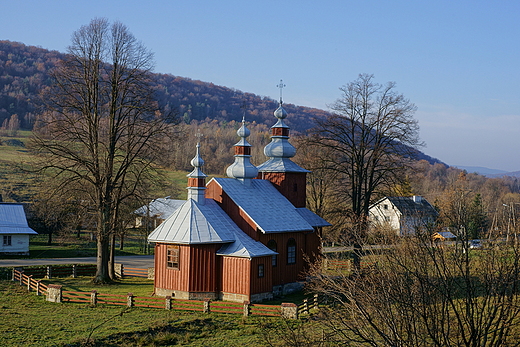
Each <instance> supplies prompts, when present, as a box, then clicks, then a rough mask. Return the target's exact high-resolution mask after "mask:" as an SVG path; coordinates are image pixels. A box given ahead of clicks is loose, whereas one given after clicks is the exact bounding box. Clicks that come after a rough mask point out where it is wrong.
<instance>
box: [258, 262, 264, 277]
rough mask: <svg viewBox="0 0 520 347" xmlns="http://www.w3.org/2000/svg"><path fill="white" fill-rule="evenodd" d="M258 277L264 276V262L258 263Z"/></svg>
mask: <svg viewBox="0 0 520 347" xmlns="http://www.w3.org/2000/svg"><path fill="white" fill-rule="evenodd" d="M258 277H259V278H261V277H264V264H258Z"/></svg>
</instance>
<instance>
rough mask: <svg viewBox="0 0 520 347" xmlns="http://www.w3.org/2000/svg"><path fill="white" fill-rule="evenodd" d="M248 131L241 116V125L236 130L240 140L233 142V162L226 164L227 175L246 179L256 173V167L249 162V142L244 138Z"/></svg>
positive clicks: (254, 175)
mask: <svg viewBox="0 0 520 347" xmlns="http://www.w3.org/2000/svg"><path fill="white" fill-rule="evenodd" d="M249 134H250V131H249V129H247V127H246V121H245V119H244V118H242V126H241V127H240V129H238V130H237V135H238V136H240V141H238V142H237V143H236V144H235V146H234V147H235V162H234V163H233V164H231V165H230V166H228V168H227V170H226V174H227V176H228V177H231V178H236V179H238V180H242V181H246V180H250V179H253V178H255V177H256V176H257V175H258V169H257V168H256V166H254V165H253V164H251V144H249V142H247V140H246V138H247V137H248V136H249Z"/></svg>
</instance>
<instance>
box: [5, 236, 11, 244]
mask: <svg viewBox="0 0 520 347" xmlns="http://www.w3.org/2000/svg"><path fill="white" fill-rule="evenodd" d="M11 242H12V240H11V235H4V246H11V245H12V243H11Z"/></svg>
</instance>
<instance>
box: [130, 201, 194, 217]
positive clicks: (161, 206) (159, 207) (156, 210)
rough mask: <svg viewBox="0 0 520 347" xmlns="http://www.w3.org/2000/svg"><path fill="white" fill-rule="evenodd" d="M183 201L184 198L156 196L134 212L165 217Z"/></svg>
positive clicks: (145, 215) (144, 215) (141, 214)
mask: <svg viewBox="0 0 520 347" xmlns="http://www.w3.org/2000/svg"><path fill="white" fill-rule="evenodd" d="M185 202H186V200H174V199H170V198H169V197H165V198H157V199H154V200H152V201H150V203H149V204H148V205H144V206H141V207H139V208H138V209H137V210H135V211H134V213H135V214H137V215H140V216H143V217H158V218H161V219H166V218H168V217H169V216H170V215H171V214H172V213H173V212H174V211H175V210H176V209H178V208H179V207H181V206H182V204H184V203H185Z"/></svg>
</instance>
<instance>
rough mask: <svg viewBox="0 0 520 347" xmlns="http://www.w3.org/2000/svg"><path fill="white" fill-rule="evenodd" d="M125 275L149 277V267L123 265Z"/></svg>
mask: <svg viewBox="0 0 520 347" xmlns="http://www.w3.org/2000/svg"><path fill="white" fill-rule="evenodd" d="M122 269H123V277H124V276H127V277H144V278H148V269H142V268H136V267H127V266H124V267H122Z"/></svg>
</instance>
